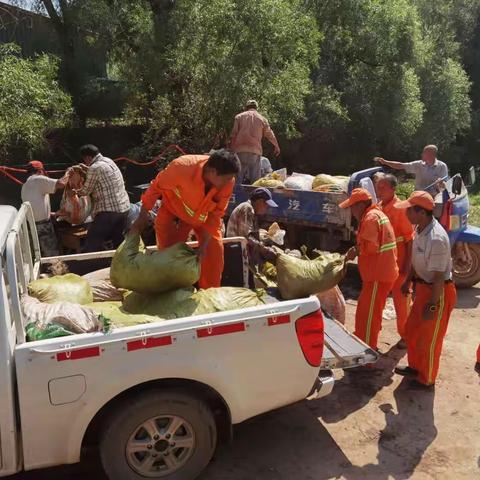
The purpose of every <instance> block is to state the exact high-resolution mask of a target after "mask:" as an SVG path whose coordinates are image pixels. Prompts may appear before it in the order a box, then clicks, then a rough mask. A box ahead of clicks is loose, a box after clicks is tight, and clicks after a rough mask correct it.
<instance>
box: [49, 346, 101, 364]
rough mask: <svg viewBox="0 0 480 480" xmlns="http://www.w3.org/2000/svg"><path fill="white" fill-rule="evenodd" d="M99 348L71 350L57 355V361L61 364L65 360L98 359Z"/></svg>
mask: <svg viewBox="0 0 480 480" xmlns="http://www.w3.org/2000/svg"><path fill="white" fill-rule="evenodd" d="M99 356H100V347H89V348H82V349H80V350H71V351H68V350H67V351H66V352H61V353H57V361H58V362H63V361H65V360H81V359H82V358H90V357H99Z"/></svg>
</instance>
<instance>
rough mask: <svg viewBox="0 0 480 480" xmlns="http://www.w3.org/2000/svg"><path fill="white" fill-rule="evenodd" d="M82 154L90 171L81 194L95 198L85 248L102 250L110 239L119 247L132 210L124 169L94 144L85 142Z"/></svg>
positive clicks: (93, 250)
mask: <svg viewBox="0 0 480 480" xmlns="http://www.w3.org/2000/svg"><path fill="white" fill-rule="evenodd" d="M80 155H81V157H82V162H83V163H84V164H85V165H87V166H88V171H87V178H86V180H85V184H84V185H83V187H82V188H81V190H79V192H78V194H79V195H90V196H91V197H92V202H93V211H92V217H93V223H92V225H91V226H90V228H89V230H88V234H87V240H86V245H85V251H86V252H96V251H100V250H103V248H104V244H105V242H108V241H111V242H112V244H113V248H117V247H118V246H119V245H120V243H121V242H122V240H123V233H124V230H125V227H126V222H127V216H128V212H129V210H130V200H129V198H128V194H127V191H126V190H125V183H124V181H123V176H122V172H121V171H120V169H119V168H118V167H117V165H116V164H115V162H114V161H113V160H111V159H110V158H107V157H104V156H103V155H102V154H101V153H100V152H99V150H98V148H97V147H96V146H95V145H84V146H83V147H82V148H81V149H80Z"/></svg>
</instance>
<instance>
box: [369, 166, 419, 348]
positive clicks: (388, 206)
mask: <svg viewBox="0 0 480 480" xmlns="http://www.w3.org/2000/svg"><path fill="white" fill-rule="evenodd" d="M397 185H398V181H397V178H396V177H395V176H394V175H383V176H381V177H379V179H378V180H377V182H376V190H377V196H378V198H379V200H380V203H379V204H378V205H379V207H380V209H381V210H382V212H383V213H384V214H385V215H386V216H387V217H388V219H389V220H390V223H391V225H392V227H393V231H394V233H395V241H396V242H397V265H398V278H397V280H396V282H395V284H394V286H393V290H392V296H393V303H394V305H395V312H396V314H397V331H398V334H399V335H400V337H401V340H400V342H399V343H398V345H397V346H398V347H399V348H406V347H407V344H406V343H405V324H406V323H407V318H408V314H409V313H410V307H411V305H412V296H411V294H410V293H408V294H407V295H404V294H403V292H402V286H403V284H404V283H405V280H406V279H407V275H408V274H409V273H410V265H411V261H412V240H413V226H412V224H411V223H410V221H409V220H408V218H407V214H406V211H405V210H403V209H399V208H395V205H396V204H397V203H398V202H400V200H399V198H398V197H397V196H396V195H395V190H396V188H397Z"/></svg>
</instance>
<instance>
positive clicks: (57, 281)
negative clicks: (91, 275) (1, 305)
mask: <svg viewBox="0 0 480 480" xmlns="http://www.w3.org/2000/svg"><path fill="white" fill-rule="evenodd" d="M28 294H29V295H30V296H32V297H35V298H38V300H40V301H41V302H44V303H55V302H71V303H78V304H80V305H84V304H86V303H90V302H93V294H92V289H91V287H90V284H89V283H88V281H87V280H86V279H84V278H82V277H79V276H78V275H75V274H74V273H67V274H66V275H57V276H55V277H49V278H40V279H39V280H34V281H33V282H30V283H29V285H28Z"/></svg>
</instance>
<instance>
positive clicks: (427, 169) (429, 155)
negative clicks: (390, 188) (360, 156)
mask: <svg viewBox="0 0 480 480" xmlns="http://www.w3.org/2000/svg"><path fill="white" fill-rule="evenodd" d="M437 153H438V148H437V146H436V145H427V146H426V147H425V148H424V149H423V152H422V159H421V160H416V161H415V162H408V163H402V162H393V161H391V160H385V159H384V158H381V157H375V158H374V160H375V161H376V162H378V163H380V165H385V166H387V167H390V168H393V169H394V170H405V171H406V172H407V173H410V174H413V175H415V190H417V191H419V190H425V191H426V192H428V193H429V194H430V195H432V196H435V195H436V194H437V193H438V192H439V185H440V184H441V182H443V181H445V180H446V179H447V177H448V167H447V165H446V164H445V163H443V162H441V161H440V160H438V158H437Z"/></svg>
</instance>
